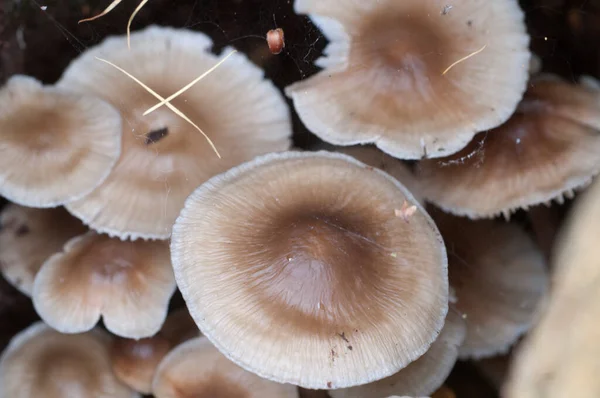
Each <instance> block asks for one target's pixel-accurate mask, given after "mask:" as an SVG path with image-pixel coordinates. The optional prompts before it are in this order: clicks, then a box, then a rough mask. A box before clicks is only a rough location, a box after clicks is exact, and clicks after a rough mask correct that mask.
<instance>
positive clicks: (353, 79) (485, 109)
mask: <svg viewBox="0 0 600 398" xmlns="http://www.w3.org/2000/svg"><path fill="white" fill-rule="evenodd" d="M446 7H448V5H447V4H445V3H442V2H440V1H439V0H403V1H397V0H383V1H367V2H365V1H356V0H353V1H346V2H340V1H339V0H296V2H295V9H296V11H297V12H298V13H302V14H309V15H310V16H311V17H312V19H313V21H314V22H315V23H316V24H317V26H318V27H319V28H321V30H322V32H323V33H324V34H325V36H326V37H327V38H328V39H329V41H330V43H329V45H328V47H327V48H326V49H325V51H324V52H325V56H324V57H322V58H320V59H319V60H317V62H316V63H317V65H318V66H321V67H323V68H325V69H324V70H323V71H321V72H319V73H318V74H317V75H315V76H312V77H310V78H308V79H304V80H302V81H300V82H297V83H295V84H293V85H291V86H290V87H288V88H287V89H286V93H287V94H288V96H290V97H291V98H292V99H293V101H294V105H295V108H296V110H297V112H298V114H299V115H300V118H301V119H302V121H303V122H304V124H305V125H306V126H307V127H308V129H309V130H311V131H312V132H313V133H315V134H316V135H318V136H319V137H320V138H321V139H323V140H325V141H327V142H330V143H332V144H336V145H355V144H365V143H374V144H376V145H377V146H378V147H379V148H380V149H381V150H383V151H384V152H386V153H389V154H390V155H392V156H394V157H398V158H402V159H418V158H422V157H440V156H448V155H450V154H452V153H454V152H456V151H458V150H460V149H461V148H463V147H464V146H465V145H466V144H467V143H468V142H469V141H470V140H471V138H473V136H474V135H475V133H477V132H479V131H484V130H488V129H490V128H493V127H496V126H498V125H499V124H501V123H503V122H504V121H506V120H507V119H508V118H509V116H510V115H511V114H512V113H513V112H514V110H515V108H516V106H517V103H518V102H519V100H520V99H521V96H522V95H523V92H524V91H525V87H526V83H527V79H528V76H529V72H528V70H529V58H530V53H529V50H528V43H529V37H528V36H527V33H526V29H525V23H524V15H523V12H522V11H521V9H520V8H519V4H518V2H517V1H516V0H494V1H488V0H469V1H466V0H458V1H453V2H452V6H451V7H450V8H451V9H449V11H448V12H444V11H445V10H446Z"/></svg>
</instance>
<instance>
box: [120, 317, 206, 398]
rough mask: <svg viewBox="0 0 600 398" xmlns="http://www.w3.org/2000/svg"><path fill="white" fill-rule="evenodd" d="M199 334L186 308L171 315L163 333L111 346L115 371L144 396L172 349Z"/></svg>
mask: <svg viewBox="0 0 600 398" xmlns="http://www.w3.org/2000/svg"><path fill="white" fill-rule="evenodd" d="M199 335H200V331H199V330H198V327H196V324H195V323H194V320H193V319H192V318H191V317H190V314H189V312H188V311H187V309H185V308H183V309H180V310H177V311H175V312H174V313H172V314H170V315H169V316H168V317H167V320H166V321H165V324H164V325H163V327H162V329H161V330H160V332H158V333H157V334H156V335H154V336H152V337H147V338H144V339H138V340H133V339H124V338H117V339H115V340H114V341H113V343H112V346H111V361H112V368H113V371H114V373H115V375H116V376H117V378H118V379H119V380H121V381H122V382H123V383H125V384H126V385H128V386H130V387H131V388H133V389H134V390H136V391H139V392H141V393H143V394H150V393H151V392H152V379H154V375H155V373H156V369H157V368H158V365H159V364H160V362H161V361H162V359H163V358H164V357H165V356H166V355H167V354H168V353H169V351H171V349H172V348H173V347H175V346H177V345H179V344H180V343H183V342H184V341H186V340H189V339H191V338H194V337H198V336H199Z"/></svg>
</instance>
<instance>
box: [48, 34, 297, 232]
mask: <svg viewBox="0 0 600 398" xmlns="http://www.w3.org/2000/svg"><path fill="white" fill-rule="evenodd" d="M132 39H133V40H134V41H135V45H134V46H133V47H132V49H131V51H129V50H128V49H127V47H126V46H125V40H126V39H125V37H112V38H109V39H106V40H105V41H104V42H103V43H101V44H100V45H99V46H96V47H93V48H90V49H89V50H87V51H86V52H85V53H83V54H82V55H81V56H80V57H79V58H78V59H76V60H75V61H74V62H73V63H72V64H71V65H70V66H69V68H68V69H67V70H66V71H65V73H64V75H63V77H62V78H61V80H60V81H59V83H58V85H59V86H61V87H64V88H65V89H70V90H77V91H79V92H92V93H95V94H96V95H98V96H100V97H102V98H104V99H105V100H107V101H109V102H110V103H112V104H113V105H114V106H115V107H116V108H118V109H119V111H120V112H121V115H122V117H123V120H124V124H123V154H122V156H121V158H120V160H119V162H118V163H117V165H116V167H115V169H114V170H113V172H112V173H111V175H110V176H109V178H108V179H107V180H106V182H105V183H104V184H102V185H101V186H100V187H98V189H96V190H95V191H94V192H92V193H91V194H90V195H88V196H86V197H85V198H83V199H82V200H79V201H76V202H74V203H71V204H69V205H68V207H67V209H68V210H69V211H70V212H72V213H73V214H74V215H76V216H77V217H79V218H81V219H82V220H83V221H84V222H85V223H86V224H88V225H90V227H92V228H93V229H96V230H98V231H100V232H104V233H108V234H109V235H112V236H118V237H120V238H124V239H125V238H131V239H136V238H149V239H166V238H168V237H169V236H170V234H171V227H172V225H173V223H174V221H175V219H176V218H177V215H178V214H179V212H180V211H181V208H182V207H183V203H184V201H185V198H187V196H188V195H189V194H190V193H191V192H192V191H193V190H194V189H195V188H196V187H197V186H198V185H200V184H201V183H203V182H204V181H206V180H208V179H209V178H210V177H212V176H214V175H216V174H219V173H221V172H223V171H225V170H228V169H229V168H231V167H233V166H236V165H238V164H240V163H243V162H244V161H248V160H250V159H252V158H254V157H256V156H257V155H261V154H265V153H268V152H274V151H283V150H286V149H287V148H288V147H289V145H290V136H291V124H290V117H289V110H288V108H287V105H286V104H285V101H284V99H283V97H282V96H281V94H280V93H279V92H278V90H277V89H276V88H275V86H274V85H273V84H272V83H271V82H269V81H267V80H265V79H264V73H263V71H262V70H261V69H259V68H258V67H256V66H254V65H253V64H252V63H251V62H250V61H248V60H247V59H246V58H245V57H244V56H243V55H241V54H240V53H234V54H231V52H232V51H231V49H226V50H225V52H224V53H223V55H220V56H217V55H214V54H212V53H211V52H210V48H211V47H212V42H211V40H210V39H209V38H208V37H207V36H205V35H204V34H202V33H197V32H191V31H186V30H180V29H179V30H178V29H172V28H163V27H156V26H153V27H149V28H146V29H144V30H142V31H139V32H136V33H133V34H132ZM225 57H229V58H228V59H227V61H226V62H223V63H222V64H221V65H220V66H219V67H218V68H217V69H215V70H213V71H212V72H211V73H210V75H208V76H206V77H205V78H203V79H202V80H201V81H200V82H198V84H196V85H194V86H193V87H191V88H189V89H188V90H187V91H185V92H183V93H182V94H180V95H179V96H177V97H175V98H173V99H172V100H171V101H170V102H169V103H167V104H166V106H162V107H159V108H156V106H157V102H160V103H162V102H163V101H162V100H161V99H158V100H157V97H156V96H154V95H152V94H150V93H148V91H146V89H145V88H143V87H142V86H140V85H139V84H138V83H136V82H135V81H133V80H131V78H130V77H128V76H127V75H126V74H124V73H123V72H121V71H120V70H117V69H115V68H114V67H113V66H110V65H107V64H106V63H103V62H101V61H99V60H98V59H97V58H100V59H104V60H107V61H108V62H110V63H111V64H113V65H116V66H118V67H120V68H121V69H122V70H123V71H126V72H127V73H129V74H130V75H132V76H134V77H135V78H137V79H139V81H140V82H141V83H143V84H145V85H146V86H147V87H149V88H150V89H152V90H154V91H155V92H156V94H158V95H159V96H160V97H161V98H164V99H168V98H169V97H170V96H172V94H173V93H178V92H179V91H181V90H180V89H182V87H184V88H185V87H186V86H188V85H189V84H190V82H192V81H194V80H196V79H197V78H198V76H199V75H201V74H202V73H204V72H206V71H208V70H210V69H211V68H213V67H214V66H215V65H217V64H218V63H219V62H220V61H222V60H223V59H224V58H225ZM152 108H156V109H155V110H153V111H152V112H149V110H150V109H152ZM170 108H176V109H178V110H179V111H181V113H182V114H184V115H186V117H188V118H189V120H190V121H192V122H193V123H194V124H195V125H197V126H199V127H200V128H202V130H203V131H205V132H206V133H207V135H208V136H209V137H210V138H211V139H212V141H213V142H214V145H215V147H216V148H218V150H219V153H220V155H221V156H222V158H221V159H220V158H219V157H218V156H217V155H215V153H214V152H213V150H212V148H211V146H210V144H209V143H208V142H207V141H206V140H205V138H204V137H203V136H202V134H201V133H200V132H199V131H198V130H196V128H194V127H193V126H192V125H190V124H189V123H188V122H186V121H185V120H183V119H181V118H180V116H178V114H176V113H174V111H173V110H172V109H170ZM148 112H149V113H148ZM144 113H146V115H145V116H144Z"/></svg>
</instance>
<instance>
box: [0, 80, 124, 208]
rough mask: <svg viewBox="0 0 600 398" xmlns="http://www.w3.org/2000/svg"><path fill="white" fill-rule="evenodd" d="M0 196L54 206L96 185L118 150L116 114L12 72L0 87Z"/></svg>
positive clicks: (93, 101) (92, 99) (32, 204)
mask: <svg viewBox="0 0 600 398" xmlns="http://www.w3.org/2000/svg"><path fill="white" fill-rule="evenodd" d="M0 152H1V153H2V156H0V195H1V196H4V197H6V198H7V199H9V200H11V201H13V202H15V203H18V204H21V205H24V206H30V207H56V206H59V205H62V204H64V203H68V202H71V201H73V200H76V199H79V198H81V197H82V196H84V195H86V194H88V193H90V192H91V191H92V190H93V189H94V188H96V187H97V186H98V185H100V184H101V183H102V182H103V181H104V180H105V179H106V177H108V174H109V173H110V171H111V169H112V168H113V166H114V165H115V163H116V162H117V159H118V158H119V155H120V153H121V117H120V115H119V112H117V110H116V109H115V108H113V107H112V106H111V105H110V104H108V103H106V102H104V101H102V100H101V99H99V98H96V97H92V96H89V95H76V94H71V93H67V92H65V91H63V90H61V89H59V88H56V87H44V86H42V84H41V83H40V82H38V81H37V80H35V79H33V78H31V77H26V76H13V77H12V78H10V79H9V81H8V83H7V84H6V86H5V87H4V88H2V89H1V90H0Z"/></svg>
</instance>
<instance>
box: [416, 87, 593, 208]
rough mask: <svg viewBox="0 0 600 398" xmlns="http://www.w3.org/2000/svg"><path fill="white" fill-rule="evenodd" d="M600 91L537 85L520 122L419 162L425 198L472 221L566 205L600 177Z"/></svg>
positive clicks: (518, 114)
mask: <svg viewBox="0 0 600 398" xmlns="http://www.w3.org/2000/svg"><path fill="white" fill-rule="evenodd" d="M598 153H600V90H594V89H591V88H588V87H586V86H582V85H574V84H570V83H568V82H565V81H562V80H560V79H558V78H556V77H552V78H549V77H547V76H546V77H542V78H539V79H536V80H534V82H533V84H532V86H531V88H530V89H529V90H528V92H527V93H526V94H525V97H524V99H523V101H522V102H521V104H520V106H519V109H518V110H517V112H516V113H515V114H514V115H513V117H512V118H511V119H510V120H509V121H508V122H507V123H505V124H503V125H502V126H500V127H499V128H497V129H495V130H492V131H489V132H485V133H480V134H479V135H478V136H476V137H475V139H474V140H473V141H472V142H471V143H470V144H469V145H468V146H467V147H466V148H465V149H463V150H462V151H460V152H459V153H456V154H454V155H452V156H450V157H447V158H444V159H431V160H424V161H422V162H420V164H419V167H418V168H417V171H418V173H417V174H418V176H419V179H420V181H421V184H420V187H421V188H422V192H423V195H424V196H425V198H426V199H428V200H430V201H432V202H434V203H435V204H436V205H438V206H440V207H442V208H443V209H444V210H446V211H448V212H452V213H455V214H458V215H465V216H468V217H471V218H482V217H492V216H495V215H497V214H500V213H504V214H507V215H508V213H509V212H511V211H514V210H516V209H519V208H523V207H525V208H526V207H529V206H532V205H535V204H538V203H543V202H548V201H550V200H552V199H558V200H562V195H563V194H566V195H571V194H572V190H573V189H576V188H579V187H582V186H584V185H586V184H587V183H589V182H590V181H591V179H592V177H593V176H594V175H596V174H598V172H600V157H599V156H598Z"/></svg>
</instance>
